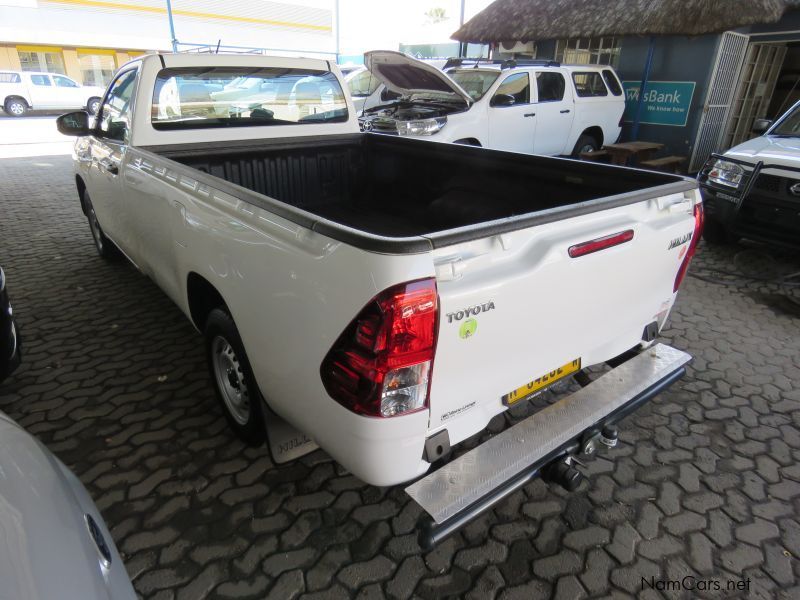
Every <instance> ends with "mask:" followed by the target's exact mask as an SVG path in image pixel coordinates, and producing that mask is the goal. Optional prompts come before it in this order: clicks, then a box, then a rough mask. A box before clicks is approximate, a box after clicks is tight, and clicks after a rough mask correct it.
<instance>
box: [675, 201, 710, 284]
mask: <svg viewBox="0 0 800 600" xmlns="http://www.w3.org/2000/svg"><path fill="white" fill-rule="evenodd" d="M704 222H705V214H704V212H703V203H702V202H700V203H698V204H695V205H694V231H693V232H692V241H691V242H689V250H687V252H686V255H685V256H684V257H683V262H682V263H681V266H680V268H679V269H678V275H677V276H676V277H675V285H674V286H673V288H672V291H673V292H677V291H678V288H679V287H681V283H683V278H684V277H686V271H688V270H689V263H690V262H692V257H693V256H694V252H695V250H697V244H699V243H700V235H701V234H702V233H703V224H704Z"/></svg>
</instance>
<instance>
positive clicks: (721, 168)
mask: <svg viewBox="0 0 800 600" xmlns="http://www.w3.org/2000/svg"><path fill="white" fill-rule="evenodd" d="M743 175H744V169H743V168H742V167H740V166H739V165H737V164H736V163H732V162H730V161H727V160H719V159H717V160H716V161H715V162H714V164H713V165H712V166H711V170H710V171H709V172H708V180H709V181H713V182H714V183H717V184H719V185H725V186H728V187H733V188H735V187H739V184H740V183H741V182H742V176H743Z"/></svg>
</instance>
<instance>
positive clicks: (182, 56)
mask: <svg viewBox="0 0 800 600" xmlns="http://www.w3.org/2000/svg"><path fill="white" fill-rule="evenodd" d="M137 61H141V62H142V63H143V64H145V65H149V64H152V63H157V62H159V61H160V62H161V66H162V68H179V67H225V66H228V67H271V66H281V67H287V68H291V67H297V68H305V69H316V70H321V71H330V70H332V69H331V66H332V64H333V63H331V61H329V60H326V59H323V58H305V57H288V56H265V55H261V54H258V55H254V54H187V53H160V52H159V53H158V54H145V55H143V56H137V57H136V58H133V59H131V60H130V61H128V62H127V63H125V64H131V63H134V62H137Z"/></svg>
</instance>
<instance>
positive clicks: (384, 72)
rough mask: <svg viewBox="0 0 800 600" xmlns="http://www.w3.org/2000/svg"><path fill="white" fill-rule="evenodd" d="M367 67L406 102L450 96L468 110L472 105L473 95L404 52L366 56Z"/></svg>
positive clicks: (387, 51) (375, 52) (377, 53)
mask: <svg viewBox="0 0 800 600" xmlns="http://www.w3.org/2000/svg"><path fill="white" fill-rule="evenodd" d="M364 65H365V66H366V67H367V69H369V70H370V71H372V73H373V74H374V75H375V77H377V78H378V79H380V80H381V83H383V84H384V85H385V86H386V87H387V88H388V89H389V90H390V91H392V92H395V93H397V94H400V95H401V96H403V97H405V98H412V97H413V96H428V97H430V96H442V97H445V96H449V97H450V98H453V99H460V100H463V101H464V102H465V103H466V105H467V106H468V107H469V106H470V105H471V104H472V102H473V100H472V98H471V97H470V95H469V94H468V93H467V92H465V91H464V90H463V89H462V88H461V86H459V85H458V84H457V83H456V82H455V81H453V80H452V79H450V78H449V77H448V76H447V75H445V74H444V73H443V72H442V71H440V70H439V69H437V68H436V67H434V66H432V65H429V64H427V63H424V62H422V61H419V60H416V59H414V58H411V57H410V56H408V55H406V54H403V53H402V52H394V51H392V50H374V51H372V52H367V53H365V54H364Z"/></svg>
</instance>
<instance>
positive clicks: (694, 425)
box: [0, 157, 800, 600]
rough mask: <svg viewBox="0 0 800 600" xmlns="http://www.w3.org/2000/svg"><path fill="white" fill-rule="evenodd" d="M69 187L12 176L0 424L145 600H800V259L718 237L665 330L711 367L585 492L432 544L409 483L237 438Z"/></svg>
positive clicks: (702, 368) (170, 318)
mask: <svg viewBox="0 0 800 600" xmlns="http://www.w3.org/2000/svg"><path fill="white" fill-rule="evenodd" d="M70 173H71V168H70V164H69V158H68V157H41V158H33V159H24V160H21V159H7V160H3V161H0V186H2V187H0V264H2V266H3V267H4V268H5V270H6V273H7V275H8V282H9V288H10V292H11V296H12V299H13V301H14V304H15V310H16V314H17V315H18V317H19V322H20V324H21V328H22V333H23V336H24V343H25V362H24V365H23V366H22V368H21V369H20V370H19V371H18V372H17V373H16V374H15V375H14V376H13V377H12V378H11V379H9V380H8V381H7V382H6V383H4V384H3V385H2V387H0V409H1V410H3V411H5V412H7V413H8V414H10V416H11V417H13V418H14V419H16V420H18V421H19V422H20V424H22V425H23V426H24V427H26V428H27V429H28V430H29V431H30V432H31V433H33V434H34V435H36V436H37V437H38V438H39V439H41V440H42V441H43V442H44V443H45V444H46V445H47V446H48V447H49V448H50V449H52V451H53V452H55V453H56V454H57V455H58V456H59V457H60V458H61V459H62V460H63V461H64V462H65V463H66V464H67V465H69V466H70V467H71V468H72V469H73V470H74V471H75V472H76V473H77V474H78V476H79V477H80V479H81V480H82V481H83V483H84V484H85V485H86V487H87V488H88V490H89V492H90V493H91V495H92V496H93V498H94V499H95V501H96V502H97V505H98V506H99V508H100V510H101V511H102V513H103V516H104V517H105V519H106V520H107V522H108V524H109V527H110V528H111V531H112V534H113V537H114V540H115V542H116V543H117V546H118V547H119V549H120V551H121V553H122V554H123V558H124V560H125V562H126V565H127V568H128V571H129V573H130V576H131V578H132V580H133V583H134V586H135V588H136V590H137V592H138V593H139V594H140V595H141V596H142V597H144V598H152V599H154V600H156V599H157V600H167V599H173V598H175V599H178V600H184V599H192V600H195V599H199V598H205V597H218V598H264V597H267V598H281V599H284V598H298V597H302V598H340V597H341V598H354V597H358V598H380V597H389V598H409V597H412V596H415V597H418V598H442V597H446V596H460V597H465V598H509V599H510V598H525V599H531V598H557V599H561V598H565V599H567V598H582V597H588V596H606V595H610V596H614V597H625V596H630V595H641V596H642V597H645V598H658V597H664V596H667V597H681V596H682V594H681V593H680V592H675V591H667V592H661V591H654V590H647V589H645V590H644V591H643V590H642V578H643V577H644V578H649V577H651V576H652V577H654V578H655V579H661V580H665V579H681V578H683V577H684V576H686V575H692V576H694V577H696V578H698V579H703V578H711V579H717V580H721V581H723V582H724V581H725V580H727V579H731V580H739V579H741V578H747V579H750V582H751V583H750V590H749V592H743V593H741V594H739V596H748V597H754V598H769V597H782V598H800V588H798V587H796V586H797V585H798V576H800V563H799V562H798V558H797V557H800V522H799V521H798V514H800V464H799V463H800V461H798V458H800V392H799V391H798V389H797V388H798V382H800V365H799V363H800V358H799V357H800V335H799V334H800V318H798V312H800V311H798V304H797V302H798V296H799V294H798V291H800V289H798V288H796V287H791V286H790V285H788V284H790V283H792V282H794V283H797V282H798V281H800V279H794V280H792V279H786V280H780V278H781V277H782V276H785V275H787V274H791V273H796V272H798V271H800V259H798V258H797V256H796V255H794V256H793V255H792V254H791V253H787V252H782V251H778V250H775V249H769V248H765V247H761V246H757V245H754V244H739V245H737V246H733V247H728V248H718V247H708V246H706V245H702V246H701V248H700V253H699V256H698V258H697V259H696V260H695V263H694V265H693V270H692V276H691V277H690V278H688V280H687V281H686V283H685V284H684V288H683V290H682V292H681V294H680V297H679V299H678V303H677V307H676V309H675V310H674V311H673V314H672V317H671V321H670V325H669V328H668V329H667V330H666V332H665V336H664V337H665V340H666V341H667V342H668V343H672V344H674V345H675V346H677V347H679V348H682V349H686V350H688V351H689V352H691V353H692V354H693V355H694V357H695V359H694V362H693V364H692V365H691V366H690V367H689V374H688V376H687V377H686V378H685V379H684V380H683V381H681V382H680V383H678V384H677V385H675V386H674V387H673V388H672V389H671V390H670V391H669V392H667V393H664V394H662V395H661V396H660V397H659V398H657V399H656V400H655V401H653V402H652V403H651V404H650V406H648V407H646V408H644V409H642V410H641V411H639V412H638V413H637V414H636V415H635V416H633V417H631V418H628V419H627V420H626V421H625V422H624V425H623V427H622V429H621V443H620V445H619V446H618V447H617V448H616V449H614V450H613V451H607V452H605V453H604V454H603V455H602V456H600V457H598V458H595V459H594V460H592V461H590V462H588V463H587V468H586V470H585V471H586V473H587V475H588V476H589V477H588V481H587V482H584V483H583V484H582V485H581V487H580V488H579V489H578V490H577V491H576V492H575V493H572V494H567V493H565V492H563V491H561V490H560V489H551V488H549V487H548V486H547V485H545V484H544V483H542V482H541V481H535V482H533V483H531V484H530V485H528V486H527V487H525V488H524V489H523V490H520V491H518V492H517V493H515V494H514V495H513V496H512V497H510V498H509V499H508V500H507V501H505V502H503V503H502V504H500V505H498V506H497V507H496V508H495V509H494V510H493V511H491V512H490V513H489V514H487V515H484V516H483V517H481V518H479V519H478V520H477V521H475V522H473V523H472V524H470V525H469V526H468V527H466V528H465V529H464V530H463V531H462V532H461V533H459V534H458V535H456V536H455V537H452V538H451V539H448V540H447V541H445V542H443V543H442V544H441V545H440V546H438V547H437V548H436V549H434V550H433V551H431V552H427V553H423V552H421V550H420V548H419V546H418V545H417V542H416V536H415V530H414V528H415V524H416V523H417V521H418V519H419V518H420V517H421V512H420V510H419V509H418V508H417V507H416V506H415V505H414V504H413V503H412V502H411V501H410V500H409V499H408V498H407V497H406V496H405V494H404V492H403V490H402V488H400V487H396V488H387V489H380V488H375V487H371V486H368V485H365V484H363V483H362V482H361V481H359V480H358V479H356V478H354V477H352V476H351V475H349V474H347V473H346V472H345V471H344V470H343V469H342V468H341V467H339V466H338V465H337V464H336V463H334V462H333V461H332V460H331V459H330V458H329V457H328V456H327V455H326V454H325V453H323V452H321V451H317V452H315V453H313V454H311V455H309V456H306V457H305V458H303V459H301V460H299V461H297V462H295V463H293V464H289V465H284V466H281V467H277V466H275V465H274V464H273V463H272V461H271V459H270V458H269V455H268V452H267V451H266V449H264V448H259V449H250V448H245V447H244V446H243V445H242V444H241V443H239V442H238V441H237V440H236V439H235V438H234V437H233V435H232V434H231V433H230V431H229V430H228V428H227V426H226V424H225V422H224V420H223V418H222V414H221V412H220V409H219V408H218V407H217V405H216V402H215V400H214V396H213V393H212V389H211V386H210V382H209V378H208V375H207V373H206V368H205V364H204V360H203V355H202V349H201V348H202V343H201V338H200V336H199V334H198V333H196V332H195V331H194V330H193V328H192V327H191V325H190V324H189V322H188V321H187V320H186V319H185V318H184V317H183V315H182V314H181V313H180V312H179V311H178V310H177V308H175V307H174V306H173V305H172V304H171V303H170V301H169V300H167V298H166V297H165V296H164V295H163V294H162V293H161V292H160V291H159V290H158V289H157V288H156V287H155V285H153V284H152V283H151V282H150V281H149V280H148V279H146V278H145V277H143V276H141V275H140V274H138V273H137V272H136V271H135V270H134V269H133V268H132V267H131V266H130V265H127V264H125V263H121V264H116V265H113V264H108V263H105V262H104V261H102V260H101V259H100V258H98V257H97V255H96V254H95V251H94V248H93V247H92V243H91V239H90V234H89V229H88V227H87V226H86V222H85V219H84V218H83V215H82V214H81V212H80V209H79V205H78V202H77V199H76V194H75V190H74V186H73V183H72V176H71V174H70ZM525 410H527V409H519V410H515V414H514V415H507V416H506V417H505V418H500V419H499V420H496V421H495V422H493V423H492V425H491V428H490V429H491V430H493V431H497V430H500V429H502V428H503V427H504V425H505V422H506V421H513V420H514V419H516V418H519V417H521V416H523V414H521V413H524V412H525ZM479 437H480V436H479ZM477 441H478V440H477V439H476V440H472V441H471V442H470V444H467V447H469V446H472V445H474V444H475V443H477ZM697 595H701V596H702V595H703V594H700V593H699V592H692V593H688V592H687V593H685V594H683V597H695V596H697ZM711 596H714V594H711ZM720 596H725V597H734V596H736V594H731V593H723V594H720V593H716V597H720Z"/></svg>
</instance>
